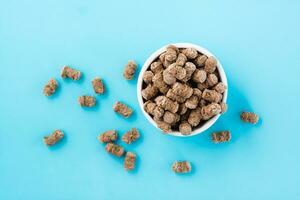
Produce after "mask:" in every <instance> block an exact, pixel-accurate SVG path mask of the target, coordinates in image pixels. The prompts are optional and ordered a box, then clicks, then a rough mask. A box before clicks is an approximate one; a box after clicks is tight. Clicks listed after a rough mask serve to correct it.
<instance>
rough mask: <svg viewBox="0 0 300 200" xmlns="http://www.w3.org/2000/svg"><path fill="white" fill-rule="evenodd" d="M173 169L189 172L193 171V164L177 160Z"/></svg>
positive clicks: (179, 171) (177, 171)
mask: <svg viewBox="0 0 300 200" xmlns="http://www.w3.org/2000/svg"><path fill="white" fill-rule="evenodd" d="M172 170H173V171H174V172H175V173H188V172H191V171H192V166H191V163H190V162H188V161H180V162H179V161H176V162H174V163H173V165H172Z"/></svg>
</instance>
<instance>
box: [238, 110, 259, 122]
mask: <svg viewBox="0 0 300 200" xmlns="http://www.w3.org/2000/svg"><path fill="white" fill-rule="evenodd" d="M240 117H241V120H242V121H244V122H247V123H251V124H256V123H257V122H258V120H259V116H258V115H257V114H255V113H253V112H242V113H241V116H240Z"/></svg>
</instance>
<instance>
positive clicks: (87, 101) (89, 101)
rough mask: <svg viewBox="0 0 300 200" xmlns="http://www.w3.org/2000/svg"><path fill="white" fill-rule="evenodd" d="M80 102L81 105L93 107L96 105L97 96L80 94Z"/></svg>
mask: <svg viewBox="0 0 300 200" xmlns="http://www.w3.org/2000/svg"><path fill="white" fill-rule="evenodd" d="M78 102H79V105H80V106H83V107H93V106H95V105H96V98H95V97H93V96H86V95H84V96H80V97H78Z"/></svg>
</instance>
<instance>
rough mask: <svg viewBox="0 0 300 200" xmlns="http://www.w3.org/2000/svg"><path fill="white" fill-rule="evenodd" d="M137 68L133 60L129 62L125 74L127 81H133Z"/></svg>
mask: <svg viewBox="0 0 300 200" xmlns="http://www.w3.org/2000/svg"><path fill="white" fill-rule="evenodd" d="M136 68H137V64H136V63H135V62H134V61H133V60H130V61H128V63H127V64H126V66H125V69H124V72H123V76H124V78H125V79H126V80H132V79H133V78H134V74H135V71H136Z"/></svg>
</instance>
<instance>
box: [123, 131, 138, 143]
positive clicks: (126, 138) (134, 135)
mask: <svg viewBox="0 0 300 200" xmlns="http://www.w3.org/2000/svg"><path fill="white" fill-rule="evenodd" d="M139 138H140V133H139V131H138V130H137V129H136V128H132V129H130V130H129V131H128V132H127V133H125V134H124V135H123V137H122V141H123V142H125V143H126V144H131V143H132V142H135V141H136V140H137V139H139Z"/></svg>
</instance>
